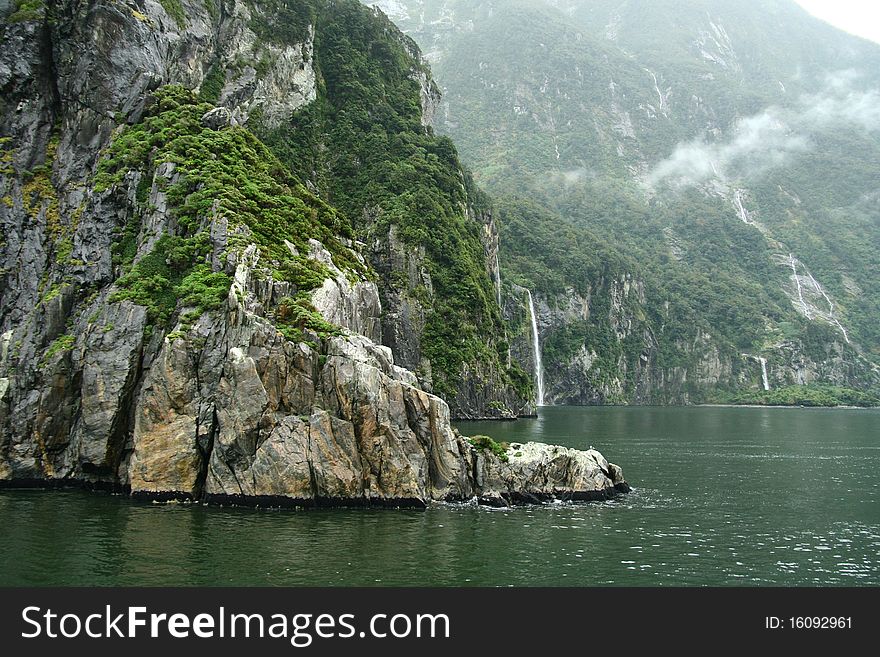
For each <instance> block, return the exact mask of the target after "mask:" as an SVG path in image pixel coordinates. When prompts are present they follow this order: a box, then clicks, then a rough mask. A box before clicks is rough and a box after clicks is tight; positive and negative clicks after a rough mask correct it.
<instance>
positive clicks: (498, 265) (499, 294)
mask: <svg viewBox="0 0 880 657" xmlns="http://www.w3.org/2000/svg"><path fill="white" fill-rule="evenodd" d="M495 272H496V273H497V274H498V289H497V290H496V292H497V295H498V307H499V308H502V305H501V263H500V262H498V251H497V250H496V251H495Z"/></svg>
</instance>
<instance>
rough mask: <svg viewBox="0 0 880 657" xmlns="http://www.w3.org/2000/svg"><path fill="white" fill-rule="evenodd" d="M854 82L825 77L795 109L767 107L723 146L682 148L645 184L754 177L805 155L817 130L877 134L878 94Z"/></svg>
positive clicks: (853, 77)
mask: <svg viewBox="0 0 880 657" xmlns="http://www.w3.org/2000/svg"><path fill="white" fill-rule="evenodd" d="M858 78H859V76H858V74H857V73H855V72H853V71H841V72H839V73H836V74H834V75H832V76H829V77H828V79H827V80H826V84H825V87H824V89H823V90H822V92H821V93H818V94H808V95H804V96H802V97H801V98H800V99H799V101H798V103H797V105H796V107H795V108H794V109H782V108H780V107H775V106H774V107H769V108H768V109H766V110H765V111H764V112H762V113H760V114H756V115H754V116H750V117H748V118H745V119H742V120H740V121H739V122H737V124H736V127H735V129H734V132H733V136H732V137H731V138H730V139H728V140H727V141H721V142H710V141H708V140H707V139H705V138H703V139H695V140H693V141H690V142H686V143H681V144H679V145H678V146H676V148H675V150H674V151H673V152H672V154H671V155H670V156H669V157H668V158H666V159H665V160H663V161H662V162H660V163H659V164H657V165H656V166H655V167H654V168H653V169H652V170H651V172H650V173H649V174H648V176H647V183H648V184H649V185H650V186H651V187H656V186H657V185H659V184H661V183H667V184H671V185H673V186H688V185H698V184H701V183H704V182H707V181H709V180H713V179H722V180H724V179H727V178H731V177H745V176H749V177H754V176H758V175H761V174H762V173H763V172H765V171H767V170H768V169H770V168H774V167H779V166H781V165H783V164H784V163H785V162H787V161H788V160H789V159H790V158H791V157H792V156H794V155H796V154H798V153H802V152H804V151H806V150H809V149H810V148H811V141H810V135H811V134H812V133H815V132H816V131H821V130H826V129H828V128H833V127H836V126H843V125H857V126H859V127H861V128H863V129H865V130H868V131H874V130H880V91H878V90H876V89H871V90H867V91H864V90H859V89H857V88H856V87H855V84H856V83H857V82H858Z"/></svg>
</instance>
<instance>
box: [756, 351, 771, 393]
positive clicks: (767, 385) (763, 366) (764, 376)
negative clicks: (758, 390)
mask: <svg viewBox="0 0 880 657" xmlns="http://www.w3.org/2000/svg"><path fill="white" fill-rule="evenodd" d="M758 362H760V363H761V381H762V382H763V383H764V390H770V379H769V378H768V377H767V359H766V358H758Z"/></svg>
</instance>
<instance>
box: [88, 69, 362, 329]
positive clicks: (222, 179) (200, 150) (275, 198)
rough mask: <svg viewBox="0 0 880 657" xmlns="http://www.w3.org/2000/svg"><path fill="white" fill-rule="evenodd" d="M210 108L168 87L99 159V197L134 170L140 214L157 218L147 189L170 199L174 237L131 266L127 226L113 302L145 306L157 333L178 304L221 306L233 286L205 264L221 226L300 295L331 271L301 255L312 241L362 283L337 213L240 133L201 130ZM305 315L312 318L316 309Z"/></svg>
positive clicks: (132, 232) (132, 231) (132, 234)
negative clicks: (161, 172) (212, 232)
mask: <svg viewBox="0 0 880 657" xmlns="http://www.w3.org/2000/svg"><path fill="white" fill-rule="evenodd" d="M211 109H213V106H212V105H211V104H209V103H204V102H200V101H199V100H198V99H197V98H196V97H195V96H194V95H193V94H192V93H191V92H189V91H186V90H185V89H183V88H182V87H177V86H169V87H164V88H162V89H160V90H158V91H157V92H156V93H155V94H154V98H153V99H152V103H151V105H150V107H149V108H148V110H147V112H146V114H145V116H144V117H143V119H142V120H141V121H140V122H139V123H137V124H135V125H133V126H129V127H126V128H124V129H123V130H122V131H121V133H120V134H118V135H117V136H116V137H115V138H114V139H113V141H112V143H111V145H110V147H109V148H108V149H107V153H106V155H105V157H104V158H103V159H102V160H101V161H100V164H99V167H98V173H97V175H96V177H95V190H96V191H97V192H103V191H105V190H107V189H110V188H111V187H113V186H115V185H118V184H120V183H122V182H123V180H125V178H126V176H127V175H129V172H131V171H138V172H140V174H141V176H142V178H141V182H142V184H141V185H139V186H138V200H139V202H140V204H141V206H143V207H141V211H143V212H151V211H154V210H155V209H154V208H151V207H147V206H148V205H149V203H148V198H149V195H150V194H151V191H150V188H151V183H150V181H152V186H155V188H156V191H161V192H163V193H164V194H165V195H166V197H167V202H168V207H169V210H170V212H171V213H172V215H173V217H174V219H175V222H176V224H177V226H178V227H179V230H180V234H177V235H163V236H161V237H160V238H159V240H158V241H157V242H156V244H155V245H154V246H153V248H152V251H151V252H150V253H148V254H146V255H144V256H143V257H142V258H141V259H140V260H138V261H137V262H136V263H134V258H135V255H136V253H137V244H136V237H137V232H138V229H139V227H138V226H137V225H135V224H134V223H130V224H129V225H128V226H127V227H126V228H125V230H124V231H123V233H122V234H121V235H120V236H119V239H118V240H117V243H116V248H115V254H116V257H117V259H118V261H119V263H120V264H122V266H123V267H124V269H125V271H126V273H125V274H124V275H123V276H122V277H121V278H120V279H119V280H118V281H117V286H118V288H119V290H118V291H117V292H116V293H115V295H114V299H116V300H122V299H129V300H131V301H134V302H135V303H138V304H140V305H143V306H146V308H147V310H148V313H149V318H150V321H151V322H152V323H158V324H162V325H164V324H167V322H168V321H169V320H170V319H171V318H172V317H173V315H174V312H175V310H176V309H177V308H178V307H179V306H183V307H191V308H195V309H196V310H197V311H198V313H201V312H203V311H207V310H211V309H213V308H216V307H218V306H219V304H220V303H222V301H223V300H224V299H225V297H226V294H227V292H228V290H229V286H230V284H231V279H230V278H229V277H228V276H227V275H226V274H224V273H223V272H220V271H213V270H212V268H211V266H210V264H208V262H207V260H208V255H209V253H210V252H211V249H212V243H211V239H210V236H209V232H208V231H209V229H210V225H211V222H212V221H221V222H225V224H226V226H227V232H228V234H229V239H228V245H227V246H228V248H236V247H240V248H243V247H245V246H246V245H247V244H250V243H255V244H256V245H257V246H258V247H259V249H260V251H261V256H262V257H263V259H264V264H268V265H271V267H272V270H273V276H275V278H277V279H278V280H285V281H288V282H290V283H292V284H293V285H294V286H295V289H296V290H297V291H309V290H312V289H314V288H316V287H318V286H320V284H321V282H322V281H323V280H324V279H325V278H326V277H327V275H328V273H329V272H328V271H327V270H326V267H324V266H323V265H321V264H320V263H317V262H315V261H314V260H312V259H310V258H308V257H307V255H306V254H308V253H309V248H310V247H309V239H317V240H319V241H320V242H321V243H322V244H324V245H325V246H326V247H327V248H328V249H329V250H330V252H331V254H332V256H333V260H334V263H335V264H336V265H337V266H338V267H339V268H340V269H342V270H344V271H349V272H352V273H353V274H354V275H357V276H367V275H368V274H369V272H368V270H367V268H366V267H365V266H364V265H363V264H361V263H360V262H359V261H358V260H357V258H356V257H355V255H354V254H353V253H352V251H351V250H350V249H349V248H348V247H347V246H345V245H344V244H343V243H342V242H341V241H340V237H341V236H342V237H344V236H351V234H352V232H351V228H350V226H349V225H348V223H347V222H346V221H345V220H344V219H343V217H342V215H340V214H339V213H338V212H336V211H335V210H334V209H333V208H331V207H330V206H328V205H327V204H326V203H324V202H323V201H321V200H320V199H318V198H317V197H316V196H315V195H314V194H312V193H311V192H309V191H308V190H307V189H306V188H305V187H304V186H303V185H302V184H301V183H300V182H299V181H297V180H296V179H295V178H294V177H293V176H292V175H291V174H290V172H289V171H288V170H287V168H286V167H285V166H284V165H283V164H282V163H281V162H279V161H278V159H277V158H275V157H274V156H273V155H272V153H271V152H270V151H269V150H268V149H267V148H266V146H264V145H263V144H262V143H261V142H260V141H259V139H257V138H256V137H255V136H254V135H253V134H252V133H251V132H250V131H249V130H247V129H246V128H244V127H240V126H236V127H226V128H222V129H220V130H214V129H211V128H208V127H205V126H204V125H203V124H202V120H201V119H202V116H203V115H204V114H205V113H206V112H208V111H210V110H211ZM162 164H172V165H174V168H173V170H171V169H169V168H168V167H166V168H165V172H166V174H167V175H165V176H156V175H155V173H156V171H157V169H158V168H159V166H160V165H162ZM288 244H290V245H291V246H292V247H293V248H291V246H288ZM300 308H301V310H304V309H305V308H304V307H302V306H300ZM309 312H312V313H313V314H315V315H316V313H315V311H314V309H311V311H309ZM297 316H298V317H299V319H297V320H296V321H293V322H292V325H293V326H298V327H299V328H300V329H301V328H305V327H306V325H309V326H308V327H309V328H312V325H314V324H316V322H317V319H319V318H320V316H317V317H314V318H312V319H311V320H310V321H309V322H306V321H303V317H302V312H300V313H298V315H297ZM321 328H322V329H323V328H324V327H323V325H321Z"/></svg>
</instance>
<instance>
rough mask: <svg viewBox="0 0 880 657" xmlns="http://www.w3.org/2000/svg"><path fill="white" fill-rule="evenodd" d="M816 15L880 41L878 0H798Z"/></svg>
mask: <svg viewBox="0 0 880 657" xmlns="http://www.w3.org/2000/svg"><path fill="white" fill-rule="evenodd" d="M796 2H797V3H798V4H799V5H801V6H802V7H803V8H804V9H806V10H807V11H809V12H810V13H811V14H813V15H814V16H818V17H819V18H821V19H822V20H824V21H826V22H828V23H831V24H832V25H835V26H837V27H839V28H840V29H842V30H846V31H847V32H851V33H852V34H858V35H859V36H861V37H865V38H866V39H871V40H873V41H876V42H878V43H880V2H877V0H796Z"/></svg>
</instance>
